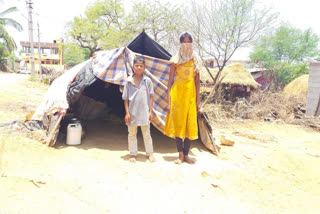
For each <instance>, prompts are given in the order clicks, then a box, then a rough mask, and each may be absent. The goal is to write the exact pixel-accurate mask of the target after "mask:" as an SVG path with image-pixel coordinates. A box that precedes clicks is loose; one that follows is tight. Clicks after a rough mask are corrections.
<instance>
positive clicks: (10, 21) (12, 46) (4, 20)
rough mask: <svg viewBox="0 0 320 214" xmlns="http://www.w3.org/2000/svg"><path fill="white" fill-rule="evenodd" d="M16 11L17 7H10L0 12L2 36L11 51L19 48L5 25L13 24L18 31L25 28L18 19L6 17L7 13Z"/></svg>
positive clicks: (0, 31) (0, 33) (0, 32)
mask: <svg viewBox="0 0 320 214" xmlns="http://www.w3.org/2000/svg"><path fill="white" fill-rule="evenodd" d="M16 11H17V8H16V7H10V8H9V9H7V10H5V11H3V12H1V13H0V38H1V39H3V41H4V43H5V46H6V47H7V48H8V51H9V52H12V51H13V50H14V49H16V48H17V46H16V43H15V42H14V40H13V38H12V37H11V36H10V35H9V33H8V31H7V30H6V28H5V27H6V26H11V27H13V28H15V29H16V30H18V31H22V30H23V28H22V26H21V25H20V24H19V23H18V22H17V21H15V20H14V19H11V18H6V17H5V15H7V14H9V13H12V12H16Z"/></svg>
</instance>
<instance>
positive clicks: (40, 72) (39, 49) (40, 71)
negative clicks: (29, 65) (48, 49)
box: [37, 22, 42, 75]
mask: <svg viewBox="0 0 320 214" xmlns="http://www.w3.org/2000/svg"><path fill="white" fill-rule="evenodd" d="M37 25H38V53H39V75H41V74H42V70H41V48H40V27H39V22H37Z"/></svg>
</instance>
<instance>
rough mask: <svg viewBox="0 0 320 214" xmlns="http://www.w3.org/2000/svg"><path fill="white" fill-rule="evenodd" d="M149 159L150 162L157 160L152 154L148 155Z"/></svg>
mask: <svg viewBox="0 0 320 214" xmlns="http://www.w3.org/2000/svg"><path fill="white" fill-rule="evenodd" d="M148 159H149V161H150V163H153V162H156V159H155V158H154V156H153V155H152V154H151V155H149V156H148Z"/></svg>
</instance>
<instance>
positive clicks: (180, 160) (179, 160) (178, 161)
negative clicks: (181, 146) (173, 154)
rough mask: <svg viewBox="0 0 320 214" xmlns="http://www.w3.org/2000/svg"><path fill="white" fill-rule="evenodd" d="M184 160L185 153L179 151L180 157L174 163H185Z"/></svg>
mask: <svg viewBox="0 0 320 214" xmlns="http://www.w3.org/2000/svg"><path fill="white" fill-rule="evenodd" d="M183 161H184V155H183V153H182V154H180V152H179V158H178V159H177V160H175V161H174V163H175V164H178V165H180V164H182V163H183Z"/></svg>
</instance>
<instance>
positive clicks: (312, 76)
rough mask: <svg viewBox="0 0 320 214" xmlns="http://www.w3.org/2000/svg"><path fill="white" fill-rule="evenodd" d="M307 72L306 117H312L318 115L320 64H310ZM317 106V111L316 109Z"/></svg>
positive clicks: (319, 109)
mask: <svg viewBox="0 0 320 214" xmlns="http://www.w3.org/2000/svg"><path fill="white" fill-rule="evenodd" d="M309 68H310V70H309V83H308V95H307V112H306V114H307V115H310V116H313V115H314V114H315V113H316V112H317V114H316V115H319V114H320V107H319V106H318V103H319V102H320V101H319V99H320V63H319V62H312V63H310V67H309ZM317 106H318V109H317Z"/></svg>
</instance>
